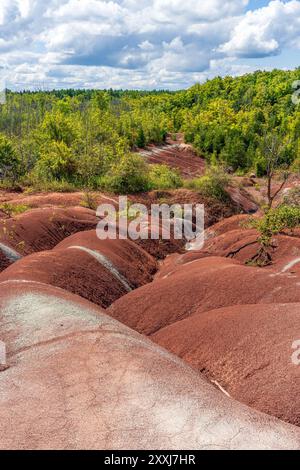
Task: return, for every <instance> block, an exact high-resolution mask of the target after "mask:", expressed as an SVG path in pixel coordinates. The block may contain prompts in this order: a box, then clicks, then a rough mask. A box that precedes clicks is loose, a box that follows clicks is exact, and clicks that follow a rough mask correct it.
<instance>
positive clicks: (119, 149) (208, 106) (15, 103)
mask: <svg viewBox="0 0 300 470" xmlns="http://www.w3.org/2000/svg"><path fill="white" fill-rule="evenodd" d="M296 80H300V69H297V70H295V71H280V70H274V71H272V72H255V73H252V74H248V75H244V76H241V77H236V78H233V77H225V78H220V77H217V78H215V79H213V80H210V81H207V82H206V83H204V84H202V85H200V84H197V85H195V86H193V87H192V88H190V89H188V90H183V91H178V92H168V91H153V92H147V91H122V90H121V91H114V90H105V91H98V90H54V91H51V92H43V91H40V92H21V93H13V92H10V91H8V92H7V100H6V103H5V104H3V105H0V179H1V180H2V182H3V181H7V180H12V181H13V182H16V181H19V182H20V183H22V184H23V185H29V186H30V185H32V186H39V185H40V186H41V187H42V186H43V185H44V186H45V185H46V186H47V184H50V183H55V184H56V185H58V186H59V185H62V186H63V185H68V184H69V185H72V186H73V187H91V188H103V189H105V188H107V189H113V187H114V185H116V186H117V187H118V188H119V185H120V184H123V183H122V181H123V182H124V181H126V179H127V178H131V179H132V181H133V182H137V187H138V190H143V189H144V190H145V189H149V188H150V189H151V188H153V187H154V188H155V187H156V185H159V184H161V181H163V184H164V187H166V186H168V181H170V185H171V184H173V187H178V185H179V184H180V178H179V177H178V175H176V174H175V173H176V172H175V173H174V172H172V171H169V173H170V174H169V173H168V169H166V168H165V169H163V170H161V171H160V170H159V169H157V168H156V169H152V170H151V172H150V169H149V168H148V165H147V164H146V163H145V161H143V157H140V156H139V155H137V154H136V153H134V152H135V151H136V150H137V149H138V148H142V147H145V146H147V145H148V144H149V143H152V142H153V143H162V142H164V140H165V139H166V136H167V134H168V133H176V132H183V133H184V135H185V140H186V142H188V143H191V144H193V145H194V147H195V149H196V150H197V151H198V152H199V154H200V155H202V156H204V157H205V158H206V159H207V161H208V162H209V163H211V164H213V165H218V164H220V165H223V166H225V167H228V168H231V170H232V171H236V172H241V173H246V172H248V171H253V172H255V173H256V174H258V176H263V175H264V174H265V172H266V158H265V154H266V152H265V145H266V141H267V139H268V138H270V136H276V138H277V139H279V140H280V142H281V144H282V145H281V149H280V158H279V161H278V165H279V166H280V167H281V166H282V167H284V168H292V169H294V170H295V171H299V170H300V147H299V143H300V137H299V136H300V107H299V106H297V105H296V104H294V103H293V102H292V94H293V92H294V90H293V88H292V85H293V83H294V82H295V81H296ZM162 172H163V177H162ZM137 173H139V174H137ZM159 182H160V183H159ZM126 184H127V187H128V188H131V190H134V189H135V187H134V184H133V186H132V185H131V182H130V181H129V180H128V181H126ZM126 184H125V186H126Z"/></svg>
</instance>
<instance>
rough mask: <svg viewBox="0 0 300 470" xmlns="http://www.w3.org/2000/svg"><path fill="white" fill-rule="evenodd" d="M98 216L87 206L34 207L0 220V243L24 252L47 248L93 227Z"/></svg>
mask: <svg viewBox="0 0 300 470" xmlns="http://www.w3.org/2000/svg"><path fill="white" fill-rule="evenodd" d="M97 222H98V219H97V218H96V216H95V213H94V212H93V211H91V210H90V209H85V208H82V207H75V208H72V209H61V208H52V209H50V208H45V209H33V210H30V211H28V212H25V213H24V214H21V215H19V216H16V217H13V218H10V219H6V220H1V221H0V242H1V243H3V244H5V245H7V246H8V247H10V248H12V249H14V250H16V251H17V252H20V253H21V254H23V255H27V254H30V253H33V252H36V251H42V250H50V249H52V248H54V246H55V245H57V244H58V243H59V242H61V241H62V240H63V239H64V238H66V237H68V236H69V235H72V234H73V233H76V232H80V231H83V230H91V229H92V228H94V227H96V225H97Z"/></svg>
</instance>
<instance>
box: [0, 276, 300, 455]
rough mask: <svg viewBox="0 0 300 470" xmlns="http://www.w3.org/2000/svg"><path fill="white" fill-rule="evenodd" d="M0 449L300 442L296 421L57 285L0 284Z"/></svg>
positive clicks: (271, 446) (278, 445) (244, 445)
mask: <svg viewBox="0 0 300 470" xmlns="http://www.w3.org/2000/svg"><path fill="white" fill-rule="evenodd" d="M0 306H1V308H0V335H1V338H2V340H3V341H5V343H6V347H7V368H6V369H2V371H1V372H0V376H1V394H0V436H1V437H0V448H1V449H99V448H100V449H120V450H121V449H150V448H151V449H153V448H157V449H170V448H171V449H187V448H188V449H250V448H251V449H299V448H300V432H299V430H298V428H296V427H294V426H291V425H288V424H285V423H283V422H281V421H279V420H276V419H275V418H271V417H268V416H266V415H264V414H261V413H258V412H256V411H254V410H251V409H250V408H248V407H246V406H244V405H241V404H238V403H237V402H236V401H234V400H231V399H229V398H228V397H226V396H225V395H224V394H222V393H221V392H220V391H219V390H216V389H215V388H214V387H213V386H212V385H211V384H209V383H208V382H207V381H206V380H205V379H203V378H202V376H201V375H200V374H197V372H195V371H194V370H193V369H190V368H189V366H188V365H185V364H184V362H182V361H181V360H180V359H178V358H176V357H175V356H173V355H171V354H169V353H167V352H166V351H164V350H162V349H161V348H160V347H159V346H157V345H154V344H153V343H152V342H150V341H149V340H147V339H145V338H143V337H142V336H140V335H139V334H137V333H135V332H133V331H131V330H130V329H128V328H126V327H125V326H123V325H121V324H119V323H118V322H116V321H114V320H113V319H111V318H109V317H108V316H106V315H105V314H103V311H102V310H101V309H97V308H96V307H95V306H93V305H92V304H90V303H88V302H86V301H83V300H82V299H80V298H78V297H77V296H73V295H71V294H68V293H66V292H64V291H62V290H60V289H55V288H52V287H50V286H45V285H42V284H37V283H22V282H20V283H18V282H8V283H2V284H0Z"/></svg>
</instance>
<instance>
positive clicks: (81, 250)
mask: <svg viewBox="0 0 300 470" xmlns="http://www.w3.org/2000/svg"><path fill="white" fill-rule="evenodd" d="M170 145H173V143H170ZM193 158H194V157H193ZM190 170H191V167H189V171H190ZM249 187H250V188H251V187H252V186H251V185H250V186H249ZM247 191H248V187H246V189H245V190H244V189H241V188H238V186H236V187H234V194H232V198H231V202H230V201H229V202H228V203H226V204H223V203H217V202H215V201H212V200H209V199H203V197H200V196H199V194H197V193H194V192H192V191H187V190H179V191H163V192H158V191H155V192H152V193H149V194H143V195H139V196H134V197H131V198H130V200H131V202H142V203H145V204H146V205H147V206H148V207H149V206H150V205H151V203H162V202H166V203H168V204H171V203H176V202H178V203H181V204H182V203H191V202H198V203H204V204H205V208H206V221H205V226H206V231H205V240H206V241H205V245H204V247H203V249H202V250H199V251H188V252H186V251H185V250H184V244H185V243H184V240H175V239H174V237H173V238H171V240H156V241H155V240H148V241H147V240H146V241H142V242H141V241H139V242H138V241H137V242H133V241H129V240H105V241H101V240H99V239H98V238H97V236H96V231H95V229H96V225H97V223H98V222H99V219H98V218H97V217H96V215H95V212H94V210H91V209H86V208H83V207H80V206H79V205H80V203H81V198H82V194H81V195H80V193H74V194H67V195H66V194H63V195H62V194H50V195H46V194H43V195H31V196H24V195H23V194H18V195H16V194H14V195H11V194H7V195H3V194H2V195H1V198H4V199H5V198H6V199H5V200H6V201H7V202H10V203H11V204H16V205H18V204H25V205H28V208H29V209H28V211H26V212H25V213H23V214H21V215H18V216H15V217H8V216H7V215H5V214H4V215H3V217H2V219H1V221H0V271H2V272H1V274H0V339H1V341H4V342H5V343H6V346H7V363H6V364H4V365H3V364H1V368H0V370H1V372H0V378H1V396H0V431H1V432H0V435H1V438H0V448H3V449H6V448H21V449H23V448H24V449H32V448H44V449H45V448H57V449H62V448H63V449H64V448H67V449H73V448H74V449H77V448H78V449H79V448H86V449H97V448H105V449H108V448H117V449H125V448H126V449H128V448H143V449H148V448H153V447H156V448H174V449H185V448H190V449H193V448H203V449H206V448H207V449H208V448H209V449H211V448H220V449H245V448H255V449H280V448H282V449H287V448H289V449H292V448H294V449H300V431H299V429H298V427H297V426H299V424H300V421H299V420H300V398H299V393H298V392H299V386H300V382H299V379H300V369H299V367H297V366H296V365H295V364H293V362H292V360H291V356H292V352H293V351H292V344H293V342H294V341H295V340H298V339H299V326H300V290H299V285H300V232H299V231H297V230H296V231H294V233H293V234H292V236H291V234H290V233H286V234H285V233H283V234H280V235H279V236H277V237H274V243H273V245H274V248H273V253H272V256H273V264H272V265H271V266H268V267H266V268H258V267H254V266H246V265H245V262H246V261H248V260H249V259H251V257H253V255H254V254H255V252H256V250H257V247H258V246H257V233H256V231H255V230H253V229H249V228H247V224H246V222H247V220H248V218H249V215H247V214H244V213H243V214H241V211H243V212H248V213H249V212H253V211H254V210H255V203H254V198H253V195H250V196H248V192H247ZM95 197H96V198H97V201H99V202H101V201H103V202H109V201H110V202H112V203H113V204H115V203H116V200H115V198H110V196H109V195H102V194H96V195H95ZM4 199H2V200H4ZM49 206H50V207H49ZM32 207H35V208H34V209H32ZM152 228H153V227H152ZM150 229H151V227H150V226H149V227H148V230H150ZM155 230H157V231H158V232H160V231H161V226H158V227H155ZM103 308H105V309H106V310H103ZM134 330H135V331H134ZM146 336H149V338H146ZM166 350H168V351H169V352H167V351H166ZM190 366H192V368H190ZM15 384H18V386H17V387H16V385H15ZM239 402H240V403H239ZM246 405H247V406H246ZM255 409H256V410H259V411H262V412H263V413H264V414H260V413H258V412H257V411H255ZM267 415H272V417H271V416H267ZM278 418H279V419H278ZM280 420H281V421H280ZM282 421H286V422H287V423H289V424H287V423H283V422H282Z"/></svg>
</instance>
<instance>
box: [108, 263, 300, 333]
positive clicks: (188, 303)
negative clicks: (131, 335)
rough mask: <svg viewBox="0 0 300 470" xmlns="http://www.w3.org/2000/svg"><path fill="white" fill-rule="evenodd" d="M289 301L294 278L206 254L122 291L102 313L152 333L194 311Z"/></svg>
mask: <svg viewBox="0 0 300 470" xmlns="http://www.w3.org/2000/svg"><path fill="white" fill-rule="evenodd" d="M290 302H300V289H299V279H298V278H297V277H293V276H290V275H289V274H288V273H285V274H280V275H277V274H276V273H275V272H273V271H272V270H264V269H261V268H253V267H249V266H243V265H240V264H239V263H238V262H236V261H234V260H230V259H226V258H218V257H209V258H203V259H200V260H196V261H194V262H191V263H188V264H185V265H183V266H180V267H179V268H178V270H176V271H175V272H174V273H172V272H171V273H169V274H168V275H167V276H165V278H160V279H156V280H154V282H152V283H151V284H149V285H147V286H144V287H141V288H139V289H137V290H135V291H133V292H131V293H129V294H127V295H125V296H124V297H122V298H120V299H119V300H117V301H116V302H114V303H113V304H112V305H111V307H110V308H109V310H108V314H109V315H111V316H113V317H114V318H117V319H118V320H119V321H121V322H123V323H125V324H126V325H128V326H130V327H131V328H133V329H135V330H137V331H139V332H140V333H144V334H152V333H154V332H156V331H158V330H159V329H161V328H164V327H165V326H167V325H170V324H172V323H174V322H177V321H179V320H182V319H184V318H186V317H189V316H191V315H193V314H195V313H196V312H197V311H198V312H199V310H200V311H202V312H205V311H208V310H213V309H216V308H221V307H228V306H231V305H243V304H256V303H257V304H259V303H290ZM258 308H259V307H258Z"/></svg>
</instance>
